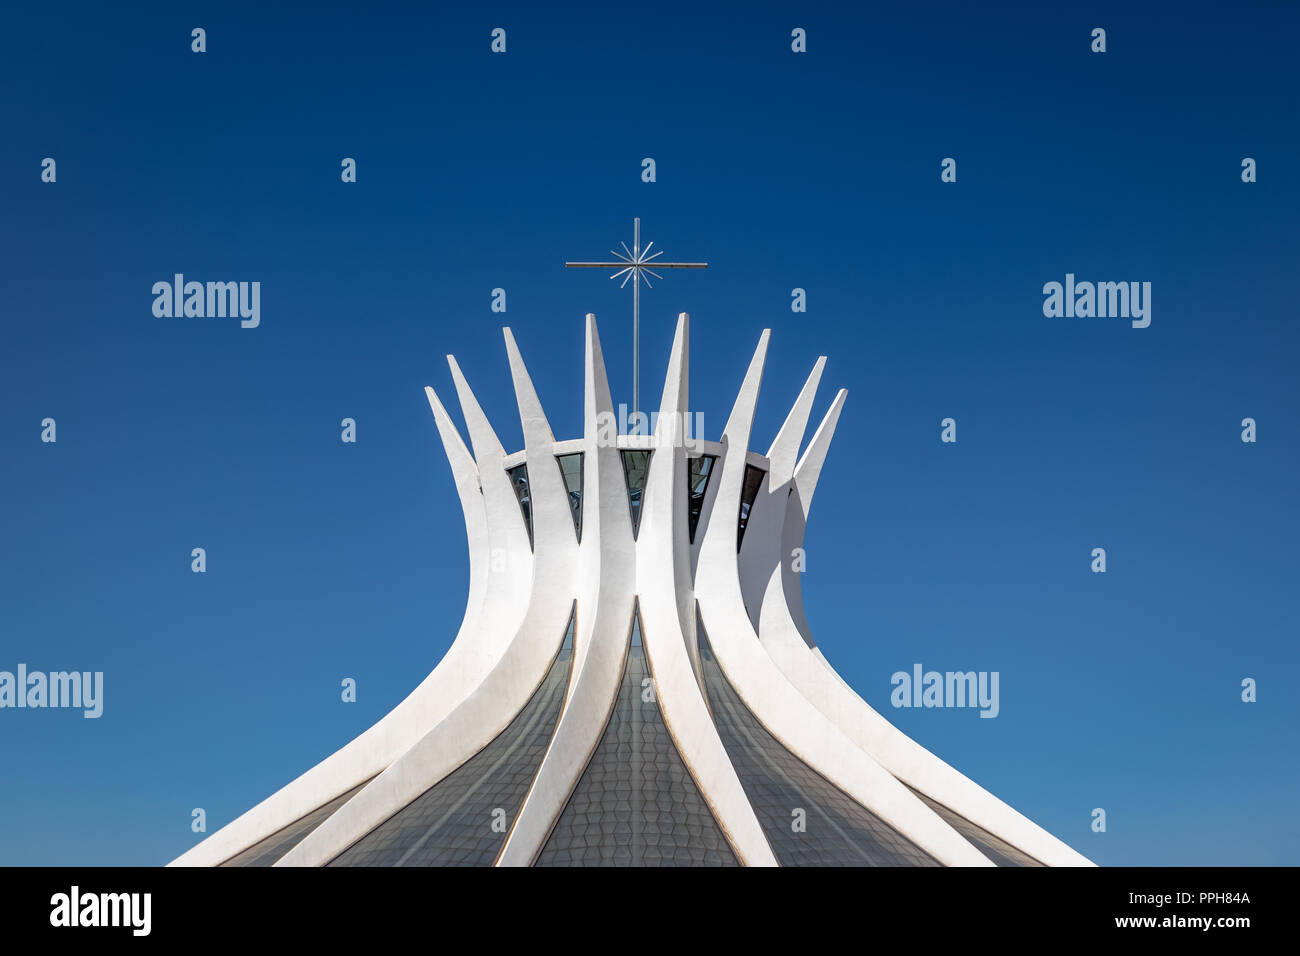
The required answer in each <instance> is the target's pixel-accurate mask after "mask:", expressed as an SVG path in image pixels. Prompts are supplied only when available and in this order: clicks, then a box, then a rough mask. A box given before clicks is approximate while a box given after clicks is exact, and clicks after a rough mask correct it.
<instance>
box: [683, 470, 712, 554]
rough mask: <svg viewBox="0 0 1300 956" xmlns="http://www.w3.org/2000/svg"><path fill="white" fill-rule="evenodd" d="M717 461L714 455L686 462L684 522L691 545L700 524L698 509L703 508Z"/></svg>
mask: <svg viewBox="0 0 1300 956" xmlns="http://www.w3.org/2000/svg"><path fill="white" fill-rule="evenodd" d="M717 460H718V459H717V457H716V456H714V455H701V456H700V457H699V458H688V459H687V460H686V508H687V511H686V521H687V526H688V527H689V528H690V534H691V543H692V544H694V543H695V529H696V528H697V527H698V526H699V524H700V509H701V508H702V507H704V494H705V492H707V491H708V490H709V478H710V476H711V475H712V474H713V465H714V462H716V461H717Z"/></svg>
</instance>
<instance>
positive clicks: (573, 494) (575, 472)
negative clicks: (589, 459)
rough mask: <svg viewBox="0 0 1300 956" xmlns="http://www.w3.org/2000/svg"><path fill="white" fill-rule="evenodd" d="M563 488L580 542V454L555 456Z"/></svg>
mask: <svg viewBox="0 0 1300 956" xmlns="http://www.w3.org/2000/svg"><path fill="white" fill-rule="evenodd" d="M555 460H556V461H558V462H559V463H560V474H561V475H562V476H563V477H564V488H565V490H566V491H567V492H568V493H569V508H570V509H571V510H572V511H573V530H574V531H575V532H577V535H578V540H579V541H581V540H582V452H578V453H577V454H574V455H557V456H556V458H555Z"/></svg>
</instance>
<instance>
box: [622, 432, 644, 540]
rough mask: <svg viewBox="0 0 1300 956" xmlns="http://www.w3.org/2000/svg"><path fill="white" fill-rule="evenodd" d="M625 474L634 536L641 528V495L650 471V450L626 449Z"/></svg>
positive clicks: (624, 457)
mask: <svg viewBox="0 0 1300 956" xmlns="http://www.w3.org/2000/svg"><path fill="white" fill-rule="evenodd" d="M622 455H623V474H624V475H625V476H626V477H627V504H628V507H629V508H630V509H631V511H632V537H634V538H635V537H636V533H637V531H639V530H640V529H641V496H642V495H643V494H644V493H645V479H646V475H647V474H648V473H649V471H650V452H648V451H625V452H622Z"/></svg>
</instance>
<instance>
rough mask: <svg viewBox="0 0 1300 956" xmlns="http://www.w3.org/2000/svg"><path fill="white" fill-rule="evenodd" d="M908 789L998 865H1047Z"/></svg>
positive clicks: (959, 815)
mask: <svg viewBox="0 0 1300 956" xmlns="http://www.w3.org/2000/svg"><path fill="white" fill-rule="evenodd" d="M908 789H909V790H911V791H912V792H913V793H914V794H916V795H917V796H918V797H920V798H921V799H922V800H924V801H925V803H926V806H928V807H929V808H930V809H931V810H933V811H934V812H935V813H937V814H939V816H941V817H943V819H944V821H945V822H946V823H947V824H948V825H949V826H950V827H952V828H953V829H954V830H956V831H957V832H958V833H960V834H961V835H962V836H964V837H965V838H966V839H967V840H969V841H970V842H971V843H973V844H975V848H976V849H977V850H979V851H980V852H981V853H983V854H984V855H985V856H987V857H988V858H989V859H990V860H992V861H993V862H994V863H996V864H997V865H998V866H1046V864H1045V863H1039V862H1038V861H1037V860H1035V859H1034V858H1033V857H1032V856H1030V855H1029V854H1028V853H1026V852H1024V851H1023V850H1018V849H1016V848H1015V847H1014V846H1012V845H1011V844H1010V843H1008V842H1007V841H1006V840H1003V839H1001V838H1000V837H996V836H994V835H993V834H992V833H989V831H988V830H985V829H984V828H983V827H981V826H977V825H976V824H974V823H971V822H970V821H969V820H967V819H966V818H965V817H963V816H962V815H961V814H960V813H956V812H954V811H952V810H949V809H948V808H947V807H945V806H944V805H943V804H942V803H939V802H937V801H935V800H931V799H930V798H929V797H927V796H926V795H925V794H923V793H922V792H921V791H920V790H917V789H916V788H915V787H908Z"/></svg>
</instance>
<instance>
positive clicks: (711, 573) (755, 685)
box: [695, 331, 993, 866]
mask: <svg viewBox="0 0 1300 956" xmlns="http://www.w3.org/2000/svg"><path fill="white" fill-rule="evenodd" d="M768 337H769V333H768V332H766V331H765V332H764V333H763V337H762V338H761V339H760V341H759V346H758V349H757V351H756V352H755V354H754V359H753V361H752V362H751V363H750V367H749V371H748V373H747V374H746V376H745V381H744V384H743V385H742V386H741V390H740V395H739V397H738V398H737V399H736V405H735V407H734V408H733V410H732V413H731V417H730V418H729V419H728V421H727V426H726V429H725V430H724V432H723V443H724V445H725V446H726V452H725V454H724V456H723V461H722V462H721V465H722V472H721V474H720V475H719V478H720V484H719V489H718V497H717V500H716V502H715V504H714V508H713V514H712V515H711V519H710V522H709V527H708V531H707V533H706V537H705V540H704V543H703V545H702V546H701V548H700V557H699V566H698V569H697V571H696V579H695V589H696V596H697V598H698V600H699V604H700V615H701V618H702V620H703V621H704V626H705V629H706V630H707V631H708V635H709V642H710V644H711V645H712V647H713V652H714V656H715V658H716V659H717V661H718V664H719V666H720V667H721V668H722V671H723V673H724V674H725V675H726V677H727V680H728V681H729V682H730V683H731V685H732V686H733V687H734V688H735V690H736V692H737V693H738V694H739V695H740V697H741V699H742V700H743V701H744V703H745V705H746V706H747V707H748V708H749V709H750V711H751V712H753V714H754V715H755V717H757V718H758V720H759V721H760V722H761V723H762V724H763V726H764V727H765V728H767V730H768V732H770V733H771V734H772V735H773V736H775V737H776V738H777V739H778V740H780V741H781V743H782V744H783V745H784V746H786V747H787V748H788V749H789V750H790V751H791V752H793V753H794V754H795V755H797V756H798V757H799V758H800V759H801V760H803V761H804V762H805V763H807V764H808V765H809V766H811V767H812V768H813V769H814V770H816V771H817V772H818V773H820V774H822V775H823V776H824V777H826V778H827V779H828V780H830V781H831V782H832V783H834V784H835V785H836V786H838V787H839V788H840V789H841V790H843V791H845V792H846V793H848V794H849V795H850V796H851V797H853V799H855V800H857V801H858V802H859V803H861V804H862V805H863V806H865V807H867V808H868V809H869V810H871V811H872V812H873V813H875V814H876V815H877V816H879V817H880V818H881V819H883V820H884V821H885V822H886V823H888V824H890V825H891V826H893V827H894V828H895V829H897V830H898V831H899V832H900V833H904V834H906V836H907V838H908V839H910V840H911V841H912V842H913V843H915V844H916V845H917V846H919V847H920V848H921V849H923V850H924V851H925V852H927V853H929V854H930V855H931V856H933V857H934V858H935V859H936V860H938V861H939V862H940V863H943V864H945V865H949V866H992V865H993V863H992V862H991V861H990V860H989V859H988V858H987V857H985V856H984V855H983V854H982V853H980V852H979V850H977V849H976V848H975V847H974V846H972V845H971V844H970V843H968V842H967V841H966V840H965V838H963V837H962V836H961V834H959V833H958V832H957V831H956V830H954V829H953V828H952V827H951V826H949V825H948V824H947V823H946V822H945V821H944V820H942V819H941V818H940V817H939V816H938V815H937V814H936V813H934V811H932V810H931V809H930V808H929V807H927V806H926V805H925V804H924V803H923V802H922V801H921V800H920V799H918V798H917V797H916V795H915V794H913V793H912V792H911V791H909V790H908V789H907V788H906V787H904V786H903V785H902V784H901V783H899V782H898V781H897V780H896V779H895V778H894V777H893V776H892V775H891V774H890V773H888V772H887V771H886V770H885V769H884V768H883V767H881V766H880V765H879V764H878V763H876V762H875V761H874V760H873V759H872V758H871V757H870V756H868V755H867V754H866V753H864V752H863V751H862V750H861V749H859V748H858V746H857V745H856V744H855V743H854V742H853V741H852V740H851V739H849V737H848V736H847V735H846V734H844V732H843V731H841V730H840V729H839V728H838V727H836V726H835V724H834V723H833V722H832V721H831V720H829V719H828V718H827V717H826V716H825V715H824V714H822V713H821V712H820V711H819V710H817V708H816V707H814V706H813V705H812V704H810V703H809V702H808V701H807V700H806V699H805V698H804V697H803V696H802V695H801V694H800V693H799V691H798V690H797V689H796V688H795V686H794V685H793V684H792V683H791V682H790V681H789V679H788V678H786V676H785V675H784V674H783V673H782V672H781V670H780V669H779V668H778V667H777V666H776V664H775V662H773V660H772V658H771V657H770V656H769V655H768V654H767V653H766V652H765V651H764V650H763V648H762V646H761V645H760V644H759V640H758V634H757V633H756V631H755V630H754V627H753V625H752V623H751V622H750V619H749V616H748V614H747V612H746V609H745V605H744V599H743V596H742V593H741V584H740V571H739V566H738V562H737V555H736V528H737V521H738V516H739V508H740V494H741V486H742V482H743V480H744V465H745V460H746V451H747V448H748V444H749V433H750V427H751V424H752V420H753V414H754V405H755V403H756V402H757V398H758V388H759V383H760V381H761V379H762V370H763V361H764V358H765V356H766V352H767V342H768ZM746 536H748V534H747V535H746Z"/></svg>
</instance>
